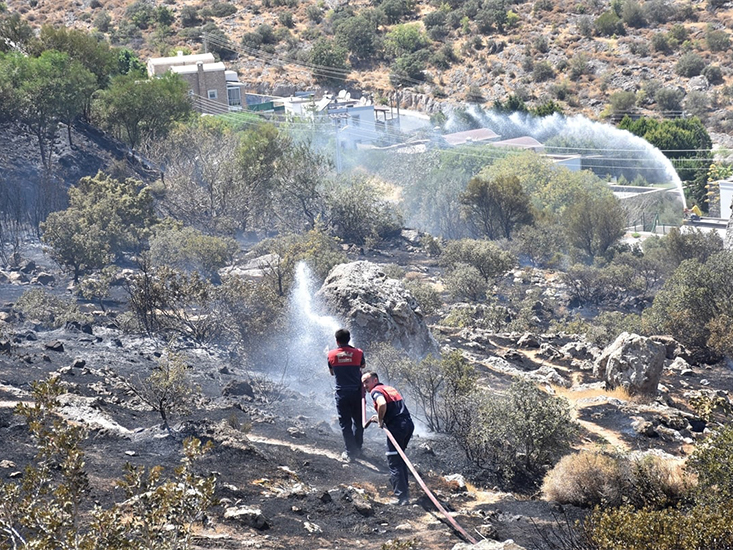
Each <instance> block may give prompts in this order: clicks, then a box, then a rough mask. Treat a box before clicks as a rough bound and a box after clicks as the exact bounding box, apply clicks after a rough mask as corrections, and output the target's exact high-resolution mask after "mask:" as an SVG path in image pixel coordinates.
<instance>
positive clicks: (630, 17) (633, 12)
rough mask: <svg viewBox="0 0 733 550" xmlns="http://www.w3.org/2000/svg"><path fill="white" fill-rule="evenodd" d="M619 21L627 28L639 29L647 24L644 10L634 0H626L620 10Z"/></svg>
mask: <svg viewBox="0 0 733 550" xmlns="http://www.w3.org/2000/svg"><path fill="white" fill-rule="evenodd" d="M621 19H622V20H623V22H624V23H625V24H626V25H628V26H629V27H634V28H637V29H638V28H641V27H645V26H646V24H647V21H646V16H645V13H644V9H643V8H642V6H641V4H639V3H638V2H637V1H636V0H626V1H625V2H624V5H623V7H622V8H621Z"/></svg>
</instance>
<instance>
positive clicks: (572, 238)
mask: <svg viewBox="0 0 733 550" xmlns="http://www.w3.org/2000/svg"><path fill="white" fill-rule="evenodd" d="M564 220H565V228H566V234H567V237H568V242H569V243H570V244H571V245H573V246H575V247H577V248H579V249H580V250H582V251H583V252H584V253H585V254H587V255H588V257H589V258H595V257H598V256H604V255H605V254H606V253H607V252H608V249H609V248H610V247H611V246H612V245H613V244H614V243H616V241H618V239H620V238H621V237H622V236H623V234H624V231H625V228H626V213H625V212H624V210H623V208H621V205H620V203H619V201H618V200H617V199H616V198H615V197H613V196H611V195H607V196H603V197H592V196H590V195H584V196H581V197H579V200H578V201H577V202H575V203H574V204H571V205H570V206H568V208H567V209H566V211H565V215H564Z"/></svg>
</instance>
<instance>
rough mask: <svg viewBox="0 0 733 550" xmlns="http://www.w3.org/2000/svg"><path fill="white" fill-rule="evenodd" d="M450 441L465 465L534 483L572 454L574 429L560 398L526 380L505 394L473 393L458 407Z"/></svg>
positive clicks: (510, 479) (565, 406)
mask: <svg viewBox="0 0 733 550" xmlns="http://www.w3.org/2000/svg"><path fill="white" fill-rule="evenodd" d="M456 418H457V420H456V428H455V430H454V431H453V436H454V437H455V439H456V442H457V443H458V445H459V447H461V449H462V450H463V451H464V452H465V454H466V457H467V458H468V460H469V461H470V462H471V463H472V464H473V465H474V466H476V467H478V468H481V469H485V470H489V471H491V472H493V473H494V474H496V475H497V476H498V477H499V478H501V479H504V480H506V481H512V480H517V481H518V480H520V479H521V480H523V481H536V480H537V476H538V474H540V472H542V470H543V468H544V467H546V466H548V465H552V464H554V463H555V462H556V461H557V460H559V459H560V458H561V457H562V456H563V455H564V454H565V453H567V452H568V451H569V450H570V444H571V442H572V441H573V439H574V438H575V436H576V434H577V432H578V426H577V424H576V423H575V422H573V420H572V419H571V417H570V407H569V405H568V403H567V401H566V400H565V399H563V398H559V397H554V396H550V395H547V394H546V393H545V392H543V391H542V390H540V389H539V388H537V386H535V384H534V383H532V382H530V381H528V380H518V381H516V382H514V383H513V384H512V386H511V387H510V388H509V390H508V391H507V393H506V394H504V395H497V394H491V395H489V394H486V393H478V392H476V393H474V394H472V395H470V396H469V397H468V398H466V399H464V400H463V401H462V403H461V407H460V410H459V411H458V412H457V417H456Z"/></svg>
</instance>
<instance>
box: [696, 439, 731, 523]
mask: <svg viewBox="0 0 733 550" xmlns="http://www.w3.org/2000/svg"><path fill="white" fill-rule="evenodd" d="M687 467H688V468H689V469H690V471H692V472H693V473H695V474H696V475H697V480H698V485H697V493H696V495H697V499H698V501H701V502H705V503H712V504H716V505H720V506H722V507H727V508H728V509H730V502H731V498H733V425H727V426H723V427H721V428H719V429H718V430H717V431H715V432H713V433H712V434H711V435H710V436H708V438H707V439H706V440H705V441H704V442H703V443H702V444H701V445H698V446H697V447H696V448H695V451H694V452H693V453H692V456H691V457H690V459H689V460H688V462H687Z"/></svg>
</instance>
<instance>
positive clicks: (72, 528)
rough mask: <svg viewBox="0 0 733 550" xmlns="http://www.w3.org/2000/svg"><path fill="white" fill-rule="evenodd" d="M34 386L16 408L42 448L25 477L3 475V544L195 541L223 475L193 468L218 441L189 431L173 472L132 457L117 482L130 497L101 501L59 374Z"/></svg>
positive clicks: (110, 548) (167, 544)
mask: <svg viewBox="0 0 733 550" xmlns="http://www.w3.org/2000/svg"><path fill="white" fill-rule="evenodd" d="M32 391H33V403H34V404H33V405H26V404H21V405H19V406H18V407H17V409H16V411H17V413H18V414H20V415H21V416H23V417H24V418H25V420H26V422H27V424H28V429H29V431H30V432H31V435H32V436H33V440H34V443H35V447H36V450H37V455H36V457H35V458H34V459H33V461H32V462H31V464H29V465H28V466H27V467H26V468H25V470H24V472H23V478H22V480H21V481H20V482H15V481H13V480H11V481H7V482H6V481H0V529H2V530H3V533H4V535H3V536H4V538H3V546H4V547H7V548H23V547H32V548H38V549H51V548H58V546H59V543H60V541H73V544H72V545H73V546H74V547H75V548H95V549H98V550H116V549H119V548H120V547H126V548H161V549H164V548H179V549H180V550H187V549H188V548H190V547H191V543H192V538H191V534H192V531H193V528H194V525H195V524H197V523H199V522H202V521H203V520H204V517H205V514H206V511H207V510H208V509H209V508H210V507H211V506H213V505H214V504H215V503H216V500H215V498H214V492H215V489H216V478H215V477H214V476H213V475H212V476H210V477H208V478H204V477H201V476H199V475H198V474H196V473H195V472H194V470H195V469H196V467H197V464H196V463H197V462H198V460H199V459H200V458H201V457H202V456H203V455H204V454H205V453H206V452H207V451H208V450H210V449H211V447H212V444H210V443H209V444H206V445H202V444H201V442H200V441H199V440H197V439H194V438H188V439H185V440H184V441H183V458H182V460H181V463H180V465H179V466H177V467H176V468H175V470H174V472H173V473H172V475H170V476H168V475H164V474H163V468H161V467H160V466H156V467H154V468H151V469H150V470H149V471H146V470H145V468H143V467H136V466H132V465H130V464H127V465H126V466H125V475H124V477H123V479H121V480H119V481H118V482H117V483H116V485H117V486H118V487H120V488H121V489H123V491H124V493H125V498H124V502H114V501H113V502H112V504H111V506H109V507H108V508H102V507H101V506H100V504H99V502H98V501H96V499H97V497H98V496H97V495H96V494H95V495H94V499H95V502H92V500H93V499H92V498H91V497H92V492H91V490H90V485H89V473H88V472H87V470H86V469H85V455H84V447H85V445H84V437H85V433H84V430H83V428H82V427H81V426H80V425H71V424H69V423H67V422H66V421H65V420H64V419H63V417H62V416H61V415H60V414H58V409H59V407H60V403H59V401H58V399H57V398H58V396H59V395H61V394H62V393H63V390H62V389H61V387H60V384H59V382H58V380H57V379H52V380H49V381H45V382H40V383H33V384H32ZM110 486H112V484H110ZM123 541H124V542H123Z"/></svg>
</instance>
